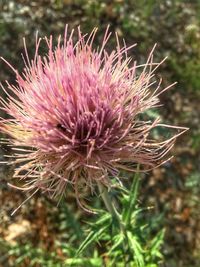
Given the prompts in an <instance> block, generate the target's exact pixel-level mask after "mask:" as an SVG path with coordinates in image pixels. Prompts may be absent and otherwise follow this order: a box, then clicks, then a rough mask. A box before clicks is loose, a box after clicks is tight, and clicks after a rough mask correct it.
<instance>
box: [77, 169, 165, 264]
mask: <svg viewBox="0 0 200 267" xmlns="http://www.w3.org/2000/svg"><path fill="white" fill-rule="evenodd" d="M138 189H139V177H138V174H137V175H135V178H134V180H133V184H132V187H131V189H130V191H128V190H125V189H124V190H123V191H122V192H120V193H121V198H120V200H121V203H122V213H121V214H122V215H119V214H118V216H119V220H117V219H116V218H115V217H111V215H110V214H109V213H108V212H105V211H101V212H100V213H99V219H98V220H97V221H95V222H93V223H90V233H89V235H88V236H87V238H86V239H85V240H84V241H83V242H82V244H81V245H80V247H79V249H78V251H77V253H78V255H80V254H82V253H83V252H84V251H85V250H87V249H88V248H89V247H90V245H91V244H92V243H93V242H97V243H99V244H100V245H101V244H102V243H103V244H104V248H103V252H104V255H105V257H106V259H107V265H106V266H119V267H120V266H135V267H146V266H149V267H150V266H152V267H153V266H155V267H156V266H158V263H159V262H160V260H161V259H162V254H161V252H160V249H161V245H162V242H163V238H164V230H162V231H160V232H159V233H158V234H157V235H156V236H155V237H154V238H151V237H150V236H149V235H148V234H147V233H149V232H148V230H146V228H148V225H144V224H143V223H142V222H141V219H140V218H141V215H142V213H143V212H144V210H143V209H141V208H139V207H138V204H137V199H138Z"/></svg>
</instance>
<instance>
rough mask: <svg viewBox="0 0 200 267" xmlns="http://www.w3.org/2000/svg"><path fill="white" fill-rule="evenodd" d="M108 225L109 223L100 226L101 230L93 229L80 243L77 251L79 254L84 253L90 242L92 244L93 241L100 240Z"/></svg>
mask: <svg viewBox="0 0 200 267" xmlns="http://www.w3.org/2000/svg"><path fill="white" fill-rule="evenodd" d="M108 226H109V225H106V226H104V227H102V228H100V229H99V230H95V231H92V232H91V233H90V234H89V235H88V236H87V237H86V239H85V240H84V241H83V242H82V244H81V245H80V247H79V249H78V251H77V255H79V254H80V253H82V252H83V251H84V250H85V249H86V248H87V247H88V246H89V245H90V244H92V242H93V241H95V240H98V239H99V238H100V237H101V235H102V234H103V233H104V231H105V230H106V228H108Z"/></svg>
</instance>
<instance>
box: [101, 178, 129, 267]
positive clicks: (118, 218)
mask: <svg viewBox="0 0 200 267" xmlns="http://www.w3.org/2000/svg"><path fill="white" fill-rule="evenodd" d="M97 184H98V188H99V192H100V194H101V197H102V199H103V201H104V204H105V206H106V208H107V210H108V211H109V212H110V214H111V215H112V217H113V219H115V220H116V221H117V223H118V225H119V228H120V230H121V231H122V232H123V234H124V236H125V238H126V239H127V233H126V229H125V227H124V224H123V222H122V219H121V216H120V214H119V213H118V212H117V210H116V208H115V205H114V203H113V201H112V199H111V197H110V195H109V193H108V189H107V188H106V187H105V186H104V185H103V184H102V183H100V182H98V183H97ZM126 241H127V240H126ZM127 242H128V241H127ZM127 244H128V243H126V242H125V241H123V250H124V257H125V259H124V264H125V265H124V266H125V267H126V266H127V263H126V251H127Z"/></svg>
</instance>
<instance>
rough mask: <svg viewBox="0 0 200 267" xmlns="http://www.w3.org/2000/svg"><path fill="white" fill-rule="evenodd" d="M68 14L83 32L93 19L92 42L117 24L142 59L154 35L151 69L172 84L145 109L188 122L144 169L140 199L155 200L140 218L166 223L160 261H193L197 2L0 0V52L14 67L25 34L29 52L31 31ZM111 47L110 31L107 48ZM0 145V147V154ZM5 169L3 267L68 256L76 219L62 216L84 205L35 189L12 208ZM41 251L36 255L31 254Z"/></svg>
mask: <svg viewBox="0 0 200 267" xmlns="http://www.w3.org/2000/svg"><path fill="white" fill-rule="evenodd" d="M66 23H67V24H69V28H70V29H72V28H76V27H77V26H79V25H81V28H82V32H85V33H86V32H90V31H91V30H92V29H93V27H95V26H97V27H98V28H99V31H98V34H97V38H96V40H95V43H96V44H97V45H98V44H100V43H101V40H102V36H103V33H104V32H105V28H106V26H107V25H108V24H110V28H111V31H112V32H114V31H116V32H117V33H118V35H119V36H120V38H124V39H125V40H126V43H127V45H130V44H133V43H137V44H138V45H137V47H136V48H134V49H133V50H132V51H131V56H132V57H133V58H134V59H137V60H138V62H142V63H144V62H145V60H146V58H147V56H148V53H149V52H150V50H151V49H152V47H153V45H154V44H155V43H157V48H156V51H155V61H161V60H162V59H163V58H164V57H166V56H168V59H167V60H166V61H165V63H164V64H163V65H162V66H161V67H160V68H159V70H158V71H157V76H158V77H160V76H162V77H163V80H164V81H163V84H162V87H163V88H164V86H167V85H169V84H171V83H173V82H174V81H177V82H178V84H177V85H175V86H174V87H173V88H172V89H170V90H169V91H167V92H165V93H164V95H162V96H161V102H162V103H163V104H164V107H161V108H160V109H159V110H157V111H156V112H155V111H154V112H152V113H151V114H149V116H152V118H153V117H155V116H157V112H158V113H159V114H161V116H162V118H163V121H164V122H165V123H169V124H170V123H171V124H173V125H180V126H186V127H189V128H190V130H189V131H188V132H187V133H185V134H184V135H183V136H181V137H180V138H178V140H177V143H176V145H175V147H174V149H173V151H172V153H173V154H174V155H175V157H174V158H173V159H172V160H171V161H170V162H168V163H167V164H165V165H164V166H162V167H160V168H158V169H155V170H154V171H153V172H152V173H150V174H149V175H148V176H145V177H143V178H142V185H141V192H140V202H141V206H142V207H149V206H151V207H152V209H151V210H150V211H148V212H147V214H146V215H145V218H144V220H146V222H147V223H148V220H149V221H150V219H149V218H154V219H153V220H152V219H151V230H152V233H153V232H156V231H157V230H158V229H161V228H162V227H165V229H166V236H165V243H164V246H163V254H164V257H165V263H163V264H162V265H161V266H163V267H199V266H200V126H199V125H200V104H199V103H200V77H199V73H200V1H198V0H196V1H195V0H193V1H192V0H191V1H184V0H160V1H156V0H146V1H145V0H140V1H136V0H126V1H125V0H115V1H114V0H113V1H112V0H110V1H109V0H107V1H95V0H74V1H73V0H63V1H62V0H60V1H59V0H51V1H48V0H40V1H23V0H18V1H12V0H0V56H2V57H4V58H6V60H8V61H9V62H10V63H11V64H12V65H13V66H14V67H16V68H17V69H18V70H19V71H21V70H22V68H23V61H22V58H21V53H22V52H23V40H22V38H23V37H26V41H27V46H28V50H29V54H30V57H31V55H33V53H34V48H35V34H36V31H39V35H40V36H45V35H47V36H49V35H50V34H52V35H53V36H54V37H55V39H56V38H57V36H58V35H59V34H63V32H64V27H65V24H66ZM43 45H44V47H45V44H42V48H41V50H43ZM114 46H115V37H114V34H113V35H112V38H111V40H110V42H109V45H108V50H109V49H112V47H114ZM44 50H45V48H44ZM5 80H8V81H9V82H11V83H12V82H15V77H14V75H13V73H12V71H11V69H10V68H9V67H8V66H6V64H5V63H4V62H3V61H0V81H1V82H2V83H4V81H5ZM1 94H2V92H1ZM1 116H4V114H1ZM4 149H5V148H4V147H1V148H0V160H1V161H2V160H3V154H4ZM11 176H12V170H8V169H7V168H6V167H5V166H1V167H0V179H1V180H0V206H1V210H0V266H4V267H6V266H8V267H9V266H17V264H18V266H63V265H62V264H61V265H59V263H58V262H59V261H61V262H62V258H63V257H65V253H66V251H67V249H68V248H67V244H69V243H70V242H75V241H74V240H75V237H74V235H75V234H74V232H76V238H77V237H79V235H81V230H80V229H81V228H82V226H79V225H77V224H74V229H70V227H69V223H68V221H69V219H70V220H73V218H72V217H71V214H72V212H71V211H72V210H73V211H74V214H75V216H76V218H80V220H79V221H80V223H81V218H84V214H83V212H82V211H80V210H79V208H77V206H76V203H75V202H74V199H73V198H70V197H69V198H68V199H67V200H64V201H63V202H62V203H61V205H59V206H58V207H56V205H55V203H54V202H53V201H51V200H49V199H47V198H45V196H42V195H40V194H38V195H37V196H35V197H33V198H32V199H31V200H30V201H29V202H28V203H26V204H25V205H24V206H23V207H22V208H21V210H20V211H18V212H17V213H16V215H14V216H12V217H11V212H12V211H13V209H14V208H16V206H17V205H19V204H21V202H22V201H23V200H24V199H25V194H24V193H21V192H19V191H15V190H13V189H11V188H8V186H7V181H8V180H9V179H10V177H11ZM69 240H70V241H69ZM63 244H65V246H64V245H63ZM48 253H51V255H54V254H52V253H55V255H56V256H55V255H54V256H55V257H56V259H57V265H56V263H55V264H54V265H53V263H52V265H47V264H46V263H45V262H47V258H48V260H49V258H50V257H51V256H49V254H48ZM54 256H52V257H54ZM40 257H41V262H43V261H44V263H43V264H42V263H40V264H38V263H36V262H37V259H39V258H40ZM45 260H46V261H45ZM55 262H56V260H55ZM45 264H46V265H45ZM80 266H81V265H80ZM77 267H79V266H77Z"/></svg>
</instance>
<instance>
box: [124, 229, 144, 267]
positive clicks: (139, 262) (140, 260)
mask: <svg viewBox="0 0 200 267" xmlns="http://www.w3.org/2000/svg"><path fill="white" fill-rule="evenodd" d="M127 237H128V241H129V244H130V249H131V250H132V252H133V254H134V259H135V261H136V266H137V267H145V262H144V255H143V254H144V250H143V249H142V247H141V245H140V243H139V242H138V240H137V238H136V237H135V236H134V235H133V234H132V233H131V232H130V231H127Z"/></svg>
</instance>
